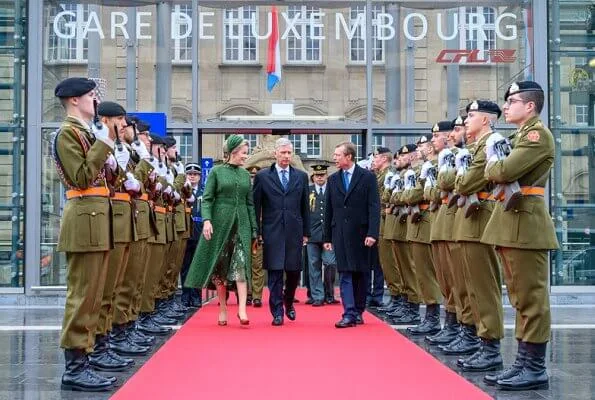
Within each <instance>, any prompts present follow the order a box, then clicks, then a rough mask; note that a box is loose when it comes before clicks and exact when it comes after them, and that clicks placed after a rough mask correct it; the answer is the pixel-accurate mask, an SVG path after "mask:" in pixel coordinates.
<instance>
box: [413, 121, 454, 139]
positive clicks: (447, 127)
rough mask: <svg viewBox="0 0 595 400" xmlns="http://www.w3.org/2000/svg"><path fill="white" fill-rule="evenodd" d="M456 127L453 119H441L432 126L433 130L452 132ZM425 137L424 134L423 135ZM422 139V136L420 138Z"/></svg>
mask: <svg viewBox="0 0 595 400" xmlns="http://www.w3.org/2000/svg"><path fill="white" fill-rule="evenodd" d="M453 128H454V124H453V122H452V121H440V122H437V123H435V124H434V126H433V127H432V132H450V131H452V130H453ZM422 137H423V136H422ZM419 140H420V141H421V140H422V139H421V138H420V139H419ZM418 143H425V142H418Z"/></svg>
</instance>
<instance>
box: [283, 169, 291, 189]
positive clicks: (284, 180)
mask: <svg viewBox="0 0 595 400" xmlns="http://www.w3.org/2000/svg"><path fill="white" fill-rule="evenodd" d="M288 183H289V181H288V180H287V171H286V170H284V169H282V170H281V185H283V190H285V191H287V184H288Z"/></svg>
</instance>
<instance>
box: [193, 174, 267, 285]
mask: <svg viewBox="0 0 595 400" xmlns="http://www.w3.org/2000/svg"><path fill="white" fill-rule="evenodd" d="M201 215H202V218H203V220H204V221H207V220H210V221H211V224H212V225H213V235H212V237H211V240H206V239H205V238H204V236H203V235H202V234H201V236H200V239H199V242H198V246H197V248H196V252H195V253H194V257H193V258H192V263H191V264H190V269H189V271H188V276H187V277H186V282H184V286H186V287H192V288H200V287H203V286H206V284H207V283H209V280H210V278H211V276H212V275H213V271H214V270H215V266H216V265H217V263H218V262H219V259H220V257H221V256H222V252H223V250H224V249H225V248H226V247H227V245H228V244H229V243H228V242H229V241H230V240H233V238H234V237H235V238H236V239H237V242H236V243H234V245H235V246H241V249H243V251H244V253H245V255H246V257H245V263H244V265H235V267H236V268H244V269H245V270H244V271H242V272H243V273H244V276H246V278H247V279H248V281H249V278H250V271H251V257H250V251H251V242H252V241H251V239H252V238H256V216H255V213H254V203H253V201H252V187H251V184H250V174H249V173H248V171H246V170H245V169H244V168H241V167H237V166H234V165H230V164H223V165H218V166H216V167H214V168H213V169H212V170H211V172H210V173H209V177H208V179H207V185H206V187H205V191H204V193H203V196H202V205H201ZM234 225H235V226H236V229H237V235H233V232H232V228H233V227H234Z"/></svg>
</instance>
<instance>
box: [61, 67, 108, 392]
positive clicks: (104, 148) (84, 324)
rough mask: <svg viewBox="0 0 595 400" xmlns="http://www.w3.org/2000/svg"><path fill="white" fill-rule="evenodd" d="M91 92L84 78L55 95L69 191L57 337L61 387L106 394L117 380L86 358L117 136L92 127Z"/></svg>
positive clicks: (104, 251) (102, 271)
mask: <svg viewBox="0 0 595 400" xmlns="http://www.w3.org/2000/svg"><path fill="white" fill-rule="evenodd" d="M94 89H95V83H94V82H93V81H91V80H89V79H87V78H68V79H66V80H64V81H62V82H60V83H59V84H58V85H57V86H56V89H55V91H54V94H55V95H56V96H57V97H59V98H60V102H61V103H62V106H63V107H64V109H65V110H66V114H67V117H66V119H65V120H64V122H63V123H62V126H61V127H60V129H59V131H58V132H57V134H56V137H55V141H54V148H53V150H54V151H53V156H54V160H55V163H56V168H57V170H58V174H59V176H60V179H61V180H62V183H63V184H64V186H65V187H66V188H67V191H66V198H67V201H66V205H65V207H64V214H63V216H62V222H61V224H60V237H59V239H58V248H57V250H58V251H64V252H66V260H67V263H68V269H67V277H66V286H67V289H68V290H67V293H66V305H65V310H64V320H63V324H62V335H61V339H60V346H61V347H62V348H63V349H64V358H65V361H66V370H65V371H64V374H63V375H62V388H63V389H69V390H82V391H99V390H108V389H111V388H112V384H113V382H114V381H115V378H114V379H108V378H105V377H103V376H101V375H99V374H97V373H96V372H95V371H94V370H93V369H92V368H91V367H90V366H89V363H88V358H87V351H88V350H89V349H92V348H93V347H94V345H95V333H96V330H97V323H98V319H99V309H100V306H101V301H100V300H101V297H102V294H103V287H104V284H105V278H106V273H107V267H108V262H109V250H110V247H111V242H112V232H111V223H110V218H111V215H110V202H109V189H108V188H107V185H106V176H105V174H106V172H105V163H106V161H107V160H108V158H109V157H110V155H111V153H112V152H113V149H114V139H115V138H116V136H115V132H110V130H109V129H108V128H107V127H106V126H105V125H103V126H102V125H100V124H94V125H91V121H92V120H93V117H94V114H95V111H94V102H95V101H96V99H95V92H94Z"/></svg>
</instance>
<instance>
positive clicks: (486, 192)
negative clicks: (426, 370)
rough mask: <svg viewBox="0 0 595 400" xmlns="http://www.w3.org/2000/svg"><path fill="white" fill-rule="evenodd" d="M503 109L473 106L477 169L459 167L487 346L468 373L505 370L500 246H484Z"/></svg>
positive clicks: (462, 226) (462, 222) (477, 309)
mask: <svg viewBox="0 0 595 400" xmlns="http://www.w3.org/2000/svg"><path fill="white" fill-rule="evenodd" d="M500 114H501V111H500V107H498V105H497V104H496V103H493V102H491V101H481V100H478V101H474V102H472V103H470V104H469V105H468V106H467V120H466V122H465V124H466V126H467V142H468V143H470V144H473V145H474V146H473V150H472V151H470V157H471V160H472V161H471V165H468V166H465V165H459V166H458V170H457V177H456V184H455V190H456V191H457V193H459V195H460V196H463V197H462V198H464V199H465V201H464V202H463V201H459V206H460V205H463V206H462V207H460V208H459V210H458V211H457V214H456V220H457V223H456V230H455V232H454V236H455V239H456V240H457V242H458V243H459V244H460V246H461V255H462V257H461V260H462V261H463V270H464V275H465V283H466V285H467V293H469V296H470V298H471V310H472V312H473V317H474V318H473V319H474V321H475V329H476V331H477V336H478V337H479V338H480V339H481V342H482V344H481V347H480V348H479V350H477V352H475V353H474V354H473V355H471V356H470V357H468V358H466V359H464V360H462V362H461V363H460V364H462V368H463V370H464V371H493V370H496V369H501V368H502V356H501V354H500V339H502V338H503V337H504V316H503V309H502V280H501V278H500V263H499V262H498V256H497V255H496V250H495V249H494V246H491V245H486V244H483V243H479V240H480V239H481V236H482V234H483V231H484V229H485V226H486V224H487V222H488V220H489V219H490V215H491V214H492V210H493V209H494V202H493V197H492V196H491V193H490V192H491V189H492V185H491V184H489V183H488V181H487V179H485V178H484V169H485V164H486V154H485V144H486V141H487V139H488V137H489V136H490V134H491V133H492V128H491V126H492V125H493V124H494V123H495V122H496V120H497V119H498V118H499V117H500Z"/></svg>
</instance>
